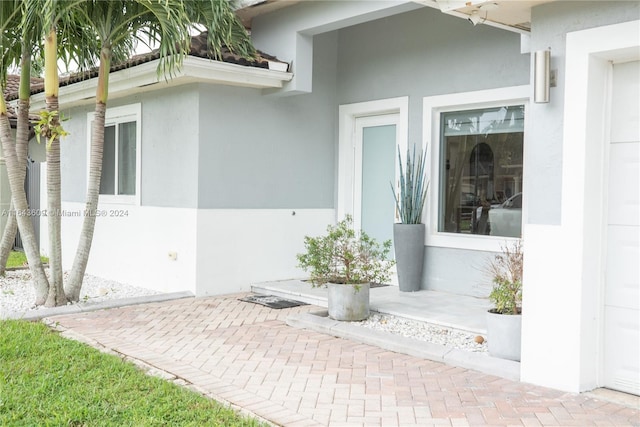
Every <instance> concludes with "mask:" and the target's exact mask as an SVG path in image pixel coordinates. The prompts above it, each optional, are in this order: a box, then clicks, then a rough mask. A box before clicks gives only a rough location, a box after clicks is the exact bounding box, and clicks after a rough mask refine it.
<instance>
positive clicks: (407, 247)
mask: <svg viewBox="0 0 640 427" xmlns="http://www.w3.org/2000/svg"><path fill="white" fill-rule="evenodd" d="M405 161H406V163H405V165H404V167H403V165H402V156H401V155H400V148H398V167H399V170H400V182H399V186H398V189H397V191H396V188H395V187H394V186H393V183H391V190H392V191H393V197H394V199H395V201H396V209H397V211H398V215H399V218H400V223H397V224H394V225H393V242H394V249H395V255H396V261H397V263H398V284H399V287H400V290H401V291H403V292H413V291H418V290H420V284H421V282H422V267H423V265H424V243H425V225H424V224H422V210H423V209H424V205H425V202H426V200H427V191H428V189H429V181H428V179H427V172H426V167H425V163H426V156H425V155H424V153H423V152H420V154H417V155H416V147H415V146H414V147H413V155H411V152H410V151H409V149H408V148H407V155H406V158H405Z"/></svg>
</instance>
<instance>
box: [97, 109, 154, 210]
mask: <svg viewBox="0 0 640 427" xmlns="http://www.w3.org/2000/svg"><path fill="white" fill-rule="evenodd" d="M94 117H95V113H94V112H91V113H87V183H88V181H89V173H88V171H89V168H90V152H91V128H92V125H91V122H92V121H93V119H94ZM125 120H126V121H135V122H136V194H135V195H109V194H101V195H100V202H102V203H105V204H126V205H138V206H139V205H140V176H141V172H142V169H141V166H142V105H141V104H140V103H138V104H131V105H125V106H122V107H114V108H107V111H106V113H105V126H107V125H109V124H111V123H115V122H122V121H125Z"/></svg>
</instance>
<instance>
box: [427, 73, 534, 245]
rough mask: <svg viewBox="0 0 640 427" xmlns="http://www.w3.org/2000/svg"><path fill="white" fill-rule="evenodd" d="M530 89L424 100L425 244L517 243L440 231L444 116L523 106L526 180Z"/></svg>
mask: <svg viewBox="0 0 640 427" xmlns="http://www.w3.org/2000/svg"><path fill="white" fill-rule="evenodd" d="M529 95H530V86H529V85H524V86H512V87H506V88H499V89H489V90H482V91H474V92H463V93H455V94H447V95H437V96H429V97H424V98H423V103H422V106H423V109H422V111H423V140H425V141H430V142H429V143H428V146H427V164H428V165H429V166H430V171H429V173H430V179H431V184H430V186H429V187H430V191H429V193H430V194H429V196H428V200H427V206H426V209H425V214H424V215H425V216H426V218H423V219H424V223H425V224H426V228H427V233H426V242H425V243H426V245H427V246H438V247H445V248H457V249H469V250H481V251H500V247H501V245H502V246H504V244H505V243H507V242H510V241H515V240H518V238H514V237H502V236H487V235H477V234H460V233H449V232H444V231H438V220H439V218H438V215H439V210H440V206H439V204H440V178H441V173H440V152H441V148H442V147H441V143H442V141H441V140H440V138H441V136H442V129H441V114H442V113H448V112H456V111H465V110H476V109H484V108H495V107H501V106H513V105H524V114H525V123H524V128H525V129H524V148H523V149H524V150H525V152H524V153H523V176H524V177H526V146H527V134H528V131H527V128H528V123H529V120H528V112H529ZM522 186H523V209H522V224H523V229H524V224H525V223H526V200H527V199H526V186H527V184H526V180H525V179H523V183H522Z"/></svg>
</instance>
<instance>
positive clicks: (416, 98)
mask: <svg viewBox="0 0 640 427" xmlns="http://www.w3.org/2000/svg"><path fill="white" fill-rule="evenodd" d="M338 60H339V62H338V94H339V99H338V102H339V103H340V104H348V103H352V102H361V101H370V100H376V99H383V98H390V97H396V96H406V95H409V141H410V142H419V141H421V140H422V98H423V97H424V96H431V95H441V94H448V93H458V92H466V91H474V90H481V89H492V88H498V87H507V86H517V85H523V84H528V83H529V55H523V54H521V53H520V35H518V34H515V33H511V32H507V31H503V30H498V29H496V28H492V27H489V26H486V25H477V26H475V27H474V26H473V25H471V24H469V23H468V22H467V21H465V20H463V19H460V18H455V17H452V16H449V15H445V14H443V13H441V12H440V11H439V10H436V9H432V8H429V7H425V8H423V9H419V10H415V11H412V12H407V13H403V14H400V15H395V16H391V17H388V18H383V19H379V20H376V21H372V22H369V23H365V24H360V25H357V26H354V27H350V28H345V29H343V30H340V38H339V55H338Z"/></svg>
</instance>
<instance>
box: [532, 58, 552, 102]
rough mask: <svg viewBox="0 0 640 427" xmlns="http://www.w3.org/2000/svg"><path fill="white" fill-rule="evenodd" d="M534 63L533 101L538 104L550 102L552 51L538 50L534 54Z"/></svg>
mask: <svg viewBox="0 0 640 427" xmlns="http://www.w3.org/2000/svg"><path fill="white" fill-rule="evenodd" d="M533 64H534V69H533V101H534V102H536V103H538V104H541V103H546V102H549V94H550V88H551V80H550V74H551V71H550V70H551V51H550V50H548V49H547V50H538V51H536V52H535V53H534V54H533Z"/></svg>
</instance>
